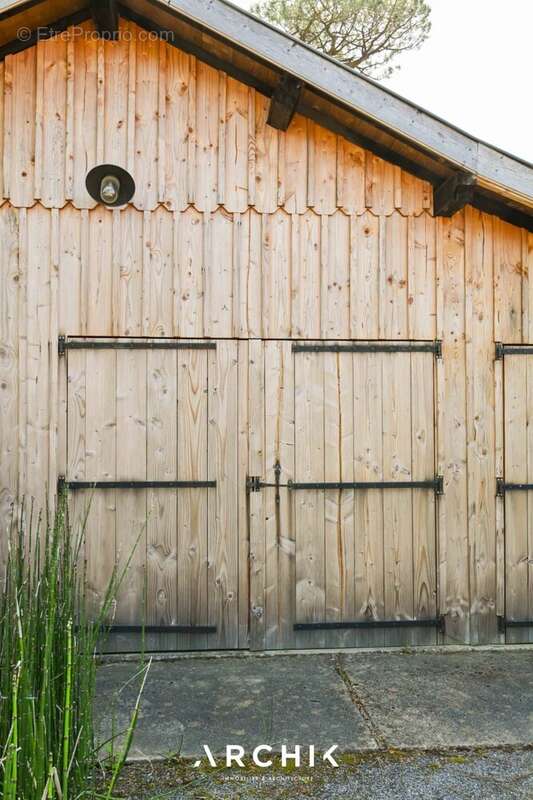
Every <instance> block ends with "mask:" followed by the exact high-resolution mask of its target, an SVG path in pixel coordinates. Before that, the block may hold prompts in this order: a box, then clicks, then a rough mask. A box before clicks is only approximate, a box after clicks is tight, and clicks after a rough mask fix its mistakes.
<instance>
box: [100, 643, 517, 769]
mask: <svg viewBox="0 0 533 800" xmlns="http://www.w3.org/2000/svg"><path fill="white" fill-rule="evenodd" d="M137 671H138V664H135V663H133V662H123V663H108V664H105V665H103V666H101V667H100V668H99V670H98V678H97V704H96V710H97V716H98V729H99V737H100V741H104V740H106V739H108V738H109V736H111V735H112V734H115V733H118V732H120V731H123V730H125V729H126V727H127V724H128V720H129V717H130V714H131V710H132V708H133V705H134V702H135V699H136V696H137V691H138V685H139V678H138V676H137V677H136V673H137ZM228 744H231V745H241V746H242V747H243V748H244V751H245V753H246V757H248V756H249V755H251V753H252V751H253V749H254V748H255V747H257V746H258V745H261V744H265V745H269V746H270V747H272V749H273V752H277V753H279V752H281V751H282V748H283V746H285V747H286V748H287V750H288V751H291V752H292V751H294V747H295V745H298V744H300V745H302V746H303V747H304V751H303V752H305V753H307V747H308V745H310V744H314V745H315V748H316V752H317V753H319V754H321V753H323V752H324V751H325V750H327V749H328V748H329V747H331V746H332V745H334V744H335V745H337V748H338V749H337V751H336V752H339V753H369V754H371V753H372V752H376V753H378V752H380V751H387V750H390V749H391V748H394V749H398V750H418V749H423V750H431V751H438V750H445V749H447V750H449V749H450V748H452V749H453V748H476V747H491V748H502V747H512V748H523V747H527V746H531V745H533V649H524V650H522V649H520V650H513V649H509V648H502V649H501V650H497V651H490V650H478V651H463V652H453V653H447V652H446V651H444V650H442V651H439V652H438V653H425V652H409V653H405V652H401V653H400V652H398V651H394V652H392V651H391V652H389V653H353V652H350V653H342V654H330V653H324V654H306V655H275V656H269V655H257V656H255V655H246V656H234V657H232V656H226V655H225V656H221V657H217V656H207V657H206V656H198V657H194V658H191V657H187V658H177V659H175V660H169V661H154V662H153V664H152V667H151V670H150V673H149V677H148V680H147V684H146V687H145V692H144V695H143V698H142V704H141V713H140V718H139V723H138V727H137V730H136V733H135V737H134V742H133V748H132V750H131V757H132V758H133V759H148V760H150V759H152V760H153V759H161V758H168V757H170V756H175V755H180V756H182V757H185V758H193V759H195V758H203V759H204V760H205V759H206V753H205V750H204V747H203V746H204V745H208V746H209V749H210V752H211V753H212V754H213V755H214V756H217V755H220V754H222V753H224V752H225V747H226V745H228ZM306 757H307V756H306V755H302V758H304V759H305V758H306Z"/></svg>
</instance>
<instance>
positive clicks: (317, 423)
mask: <svg viewBox="0 0 533 800" xmlns="http://www.w3.org/2000/svg"><path fill="white" fill-rule="evenodd" d="M295 361H296V366H295V465H296V466H297V470H298V471H297V475H296V480H297V481H300V482H304V483H307V482H314V481H324V359H323V356H321V355H318V354H315V353H299V354H298V355H297V356H296V357H295ZM293 502H294V504H295V531H296V618H297V622H323V621H324V619H325V611H326V608H325V602H326V596H325V588H326V587H325V540H324V533H325V523H324V519H325V515H324V492H323V491H320V490H316V489H311V490H301V491H300V490H299V491H298V492H296V493H295V497H294V500H293ZM295 643H296V645H297V646H298V647H323V646H324V644H325V633H324V631H311V632H298V633H296V634H295Z"/></svg>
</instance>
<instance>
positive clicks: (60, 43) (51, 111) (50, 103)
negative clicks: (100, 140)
mask: <svg viewBox="0 0 533 800" xmlns="http://www.w3.org/2000/svg"><path fill="white" fill-rule="evenodd" d="M40 47H42V49H43V86H42V88H43V115H42V125H43V128H42V150H41V151H40V152H36V154H35V157H36V159H39V160H40V159H41V158H42V166H41V187H40V188H41V195H40V196H41V198H42V202H43V204H44V205H45V206H48V207H55V208H61V206H63V204H64V203H65V140H66V116H67V105H66V101H67V43H66V41H65V40H64V39H62V37H60V36H59V37H53V38H51V39H48V40H47V41H43V42H39V44H38V48H40Z"/></svg>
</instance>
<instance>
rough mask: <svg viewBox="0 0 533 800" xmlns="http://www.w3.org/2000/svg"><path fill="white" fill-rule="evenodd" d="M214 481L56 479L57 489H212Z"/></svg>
mask: <svg viewBox="0 0 533 800" xmlns="http://www.w3.org/2000/svg"><path fill="white" fill-rule="evenodd" d="M216 485H217V482H216V481H67V480H66V478H65V476H64V475H60V476H59V478H58V479H57V491H58V493H61V492H62V491H64V490H66V489H68V490H70V491H76V490H77V489H214V488H215V487H216Z"/></svg>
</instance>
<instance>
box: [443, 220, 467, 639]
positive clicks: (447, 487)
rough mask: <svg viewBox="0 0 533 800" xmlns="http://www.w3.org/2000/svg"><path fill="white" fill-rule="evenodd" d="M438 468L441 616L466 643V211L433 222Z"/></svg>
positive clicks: (448, 632) (449, 635)
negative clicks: (440, 354)
mask: <svg viewBox="0 0 533 800" xmlns="http://www.w3.org/2000/svg"><path fill="white" fill-rule="evenodd" d="M437 242H438V255H437V281H438V283H437V287H438V289H437V291H438V305H437V307H438V319H437V336H438V337H439V338H441V339H442V350H443V357H442V360H441V361H439V362H438V364H437V414H438V416H437V437H438V460H437V470H438V472H439V474H441V475H443V477H444V494H443V496H442V497H441V498H439V504H438V515H439V578H440V579H439V584H440V608H439V611H440V613H441V614H446V636H447V641H450V642H468V641H469V619H470V605H469V576H468V550H469V541H468V523H467V515H468V499H467V498H468V494H467V492H468V489H467V466H466V460H467V451H466V424H467V423H466V364H465V358H466V347H465V303H464V297H465V242H464V213H462V212H461V213H459V214H456V215H455V217H453V218H452V219H451V220H444V219H439V220H437Z"/></svg>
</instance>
